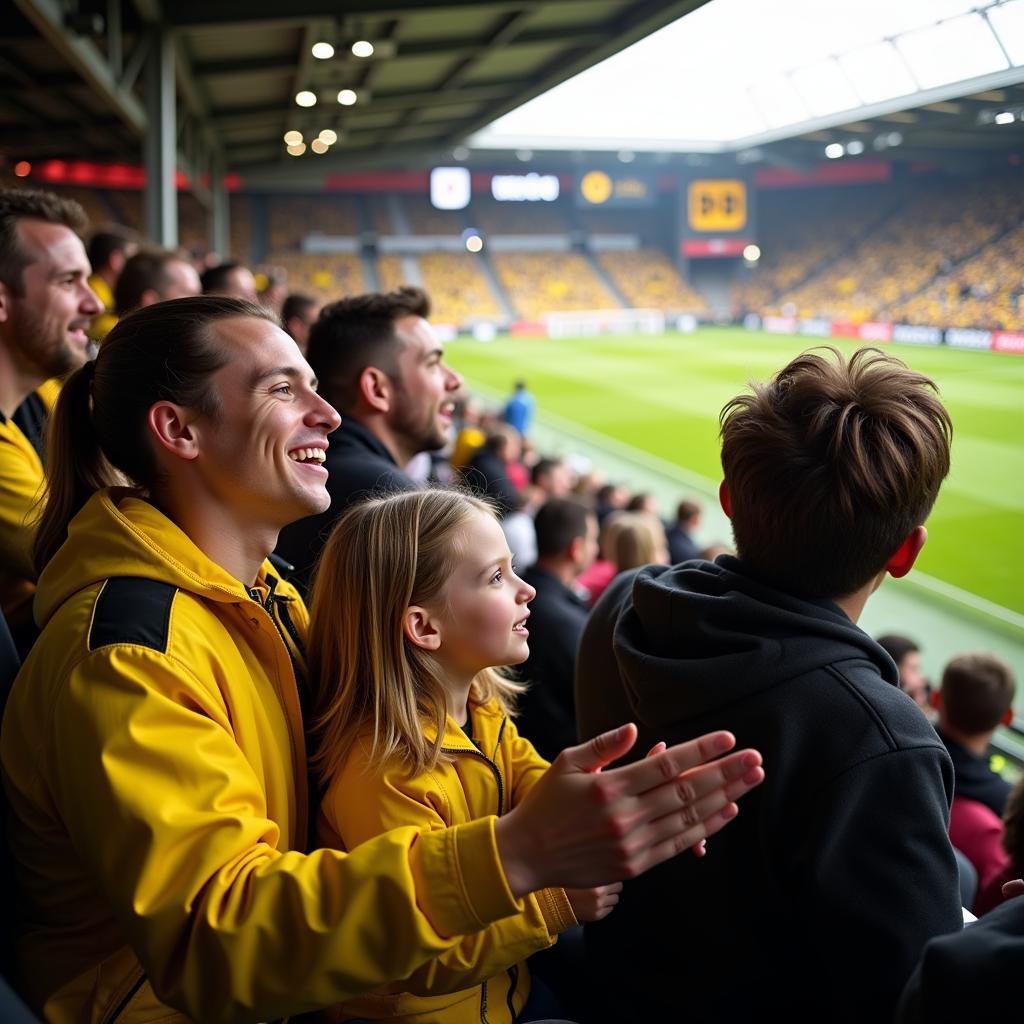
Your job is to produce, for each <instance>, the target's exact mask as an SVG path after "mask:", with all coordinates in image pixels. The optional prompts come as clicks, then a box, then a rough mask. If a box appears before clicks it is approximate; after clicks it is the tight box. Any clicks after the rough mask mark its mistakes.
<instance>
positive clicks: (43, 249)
mask: <svg viewBox="0 0 1024 1024" xmlns="http://www.w3.org/2000/svg"><path fill="white" fill-rule="evenodd" d="M17 231H18V237H19V241H20V243H21V245H22V247H23V249H24V251H25V252H26V253H28V254H29V255H30V256H31V258H32V262H31V263H30V264H29V265H28V266H27V267H25V269H24V270H23V271H22V279H21V281H22V289H21V294H20V295H16V294H14V292H13V291H12V290H11V289H10V288H7V287H6V286H5V285H2V284H0V296H2V301H0V337H2V338H3V340H4V342H5V343H6V344H7V347H8V349H9V350H10V352H11V354H12V356H13V357H14V359H15V362H16V363H17V364H18V366H19V367H20V368H21V369H22V370H23V371H25V372H27V373H29V374H31V375H34V376H38V377H39V378H40V379H41V380H46V379H47V378H49V377H59V376H61V375H62V374H65V373H67V372H69V371H70V370H74V369H76V368H77V367H79V366H81V365H82V364H83V363H84V362H85V360H86V353H87V346H88V344H89V339H88V337H87V336H86V333H85V332H86V328H88V326H89V325H90V324H91V323H92V321H93V319H94V318H95V317H97V316H99V314H100V313H102V312H103V303H102V302H100V300H99V298H97V296H96V293H95V292H94V291H93V290H92V289H91V288H90V287H89V284H88V278H89V260H88V259H87V258H86V255H85V247H84V246H83V245H82V241H81V239H80V238H79V237H78V235H76V234H75V233H74V232H73V231H72V230H71V229H70V228H68V227H65V226H64V225H63V224H49V223H47V222H46V221H40V220H28V219H26V220H20V221H18V226H17Z"/></svg>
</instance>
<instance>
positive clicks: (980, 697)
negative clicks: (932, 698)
mask: <svg viewBox="0 0 1024 1024" xmlns="http://www.w3.org/2000/svg"><path fill="white" fill-rule="evenodd" d="M1016 692H1017V681H1016V679H1015V678H1014V675H1013V669H1012V668H1010V666H1009V665H1008V664H1007V663H1006V662H1005V661H1003V659H1002V658H1000V657H999V656H998V655H995V654H992V653H990V652H989V651H971V652H969V653H967V654H958V655H957V656H956V657H955V658H953V660H952V661H950V662H949V664H948V665H946V668H945V669H944V671H943V673H942V712H943V715H944V717H945V719H946V720H947V721H948V722H949V724H950V725H951V726H953V727H954V728H955V729H959V730H960V731H961V732H964V733H966V734H967V735H968V736H976V735H978V734H979V733H985V732H990V731H991V730H992V729H994V728H995V727H996V726H997V725H998V724H999V722H1000V721H1001V719H1002V717H1003V715H1005V714H1006V712H1007V711H1009V709H1010V708H1011V707H1012V706H1013V697H1014V694H1015V693H1016Z"/></svg>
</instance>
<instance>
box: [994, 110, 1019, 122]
mask: <svg viewBox="0 0 1024 1024" xmlns="http://www.w3.org/2000/svg"><path fill="white" fill-rule="evenodd" d="M1015 120H1016V118H1015V117H1014V116H1013V111H1012V110H1000V111H999V113H998V114H996V116H995V122H996V124H1013V122H1014V121H1015Z"/></svg>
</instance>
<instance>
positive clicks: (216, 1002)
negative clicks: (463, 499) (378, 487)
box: [0, 491, 546, 1024]
mask: <svg viewBox="0 0 1024 1024" xmlns="http://www.w3.org/2000/svg"><path fill="white" fill-rule="evenodd" d="M258 582H259V586H258V588H256V591H255V597H254V595H253V594H252V593H250V592H249V591H248V590H247V589H246V587H244V586H243V585H242V584H241V583H239V582H238V581H237V580H235V579H233V578H232V577H231V576H230V575H228V573H227V572H225V571H224V570H223V569H221V568H220V567H219V566H218V565H216V564H214V563H212V562H211V561H210V560H209V559H208V558H207V557H206V556H205V555H204V554H203V553H202V552H201V551H200V550H199V549H198V548H197V547H196V546H195V545H194V544H193V543H192V542H191V541H190V540H189V538H188V537H187V536H186V535H185V534H184V533H182V531H181V530H179V529H178V527H176V526H175V525H174V524H173V523H172V522H171V521H170V520H169V519H167V518H166V517H165V516H164V515H162V514H161V513H160V512H159V511H158V510H157V509H156V508H154V507H153V506H152V505H150V504H148V503H147V502H145V501H142V500H140V499H139V498H138V497H135V496H133V495H132V494H131V492H126V491H101V492H99V493H97V494H96V495H94V496H93V497H92V498H91V499H90V500H89V502H88V503H87V504H86V506H85V507H84V508H83V509H82V511H81V512H80V513H79V515H78V516H77V517H76V518H75V519H74V521H73V522H72V524H71V529H70V532H69V537H68V540H67V542H66V543H65V544H64V546H63V547H62V548H61V549H60V551H59V552H58V553H57V554H56V555H55V556H54V558H53V560H52V561H51V563H50V564H49V565H48V566H47V567H46V570H45V571H44V572H43V574H42V575H41V577H40V580H39V588H38V592H37V594H36V605H35V608H36V618H37V620H38V621H39V622H40V624H42V625H43V626H44V630H43V634H42V637H41V638H40V640H39V641H38V642H37V643H36V645H35V647H34V648H33V650H32V653H31V654H30V656H29V658H28V660H27V661H26V663H25V665H24V666H23V668H22V671H21V673H20V674H19V676H18V678H17V680H16V682H15V684H14V690H13V692H12V694H11V697H10V700H9V703H8V705H7V710H6V713H5V715H4V722H3V735H2V739H0V755H2V765H3V777H4V778H3V781H4V785H5V787H6V789H7V793H8V796H9V798H10V802H11V805H12V811H13V814H12V818H11V821H10V828H9V841H10V845H11V848H12V852H13V855H14V859H15V867H16V882H17V886H18V890H19V892H18V897H19V898H18V906H17V910H16V918H17V924H18V926H19V930H20V935H19V940H18V957H19V965H20V970H21V983H22V988H23V990H24V991H25V993H26V995H27V997H28V999H29V1001H30V1003H31V1004H32V1005H33V1006H34V1007H35V1008H36V1010H37V1011H39V1012H40V1013H42V1014H43V1016H44V1017H45V1018H46V1020H47V1021H54V1022H58V1024H60V1022H71V1021H75V1022H82V1021H91V1022H97V1024H99V1022H102V1024H108V1022H113V1021H115V1020H116V1021H118V1022H120V1024H129V1022H131V1024H134V1022H141V1021H172V1020H174V1021H180V1020H186V1019H189V1018H191V1019H194V1020H197V1021H202V1022H204V1024H207V1022H209V1024H213V1022H217V1021H260V1020H263V1021H265V1020H270V1019H272V1018H275V1017H281V1016H285V1015H287V1014H291V1013H296V1012H298V1011H301V1010H304V1009H308V1008H312V1007H316V1006H327V1005H333V1004H337V1003H338V1002H341V1001H344V1000H346V999H349V998H351V997H353V996H356V995H358V994H360V993H363V992H366V991H368V990H370V989H374V988H377V987H379V986H381V985H383V984H386V983H388V982H391V981H394V980H395V979H397V978H404V977H407V976H409V975H411V974H412V973H413V972H415V971H416V970H418V969H419V968H421V967H422V966H423V965H424V964H425V963H427V962H428V961H430V960H432V959H433V958H434V957H436V956H438V955H439V954H441V953H443V952H445V951H446V950H449V949H451V948H453V947H456V946H457V945H458V944H459V942H460V938H459V937H460V936H463V935H466V934H468V933H471V932H475V931H478V930H479V929H481V928H485V927H487V926H488V925H491V924H492V923H493V922H495V921H497V920H500V919H502V918H505V917H508V916H510V915H514V914H521V913H523V911H524V905H523V903H521V902H518V901H516V900H514V899H513V898H512V894H511V892H510V891H509V889H508V885H507V882H506V880H505V876H504V874H503V872H502V870H501V865H500V861H499V858H498V854H497V847H496V844H495V839H494V822H495V820H496V819H495V818H494V817H493V816H491V817H487V818H484V819H482V820H480V821H477V822H473V823H472V824H469V825H464V826H459V827H456V828H453V829H447V830H444V831H435V832H430V833H423V832H421V831H419V830H418V829H416V828H415V827H409V828H404V829H396V830H394V831H392V832H388V833H387V834H385V835H381V836H378V837H377V838H376V839H374V840H372V841H370V842H368V843H365V844H364V845H363V846H361V847H360V848H359V850H357V851H355V852H353V853H351V854H345V853H341V852H339V851H337V850H330V849H321V850H317V851H315V852H312V853H309V854H305V853H303V852H301V851H302V850H303V849H304V846H305V836H306V818H307V795H306V794H307V786H306V763H305V759H306V754H305V746H304V741H303V730H302V722H301V717H300V695H299V692H298V689H297V685H296V672H295V667H294V666H295V665H301V661H302V658H301V651H300V650H299V646H300V644H301V641H302V638H303V636H304V634H305V630H306V625H307V616H306V611H305V609H304V607H303V605H302V602H301V600H300V599H299V598H298V597H297V595H296V594H295V592H294V591H293V590H292V589H291V588H290V587H289V586H288V585H287V584H283V583H278V582H277V581H276V580H275V579H274V577H273V575H272V571H271V567H270V565H269V563H265V564H264V567H263V570H262V571H261V575H260V579H259V581H258ZM256 597H259V599H260V600H256ZM544 944H546V943H541V942H538V946H541V945H544ZM172 1007H173V1008H174V1009H171V1008H172ZM175 1010H177V1011H180V1013H176V1012H175Z"/></svg>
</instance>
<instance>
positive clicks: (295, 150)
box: [288, 142, 306, 156]
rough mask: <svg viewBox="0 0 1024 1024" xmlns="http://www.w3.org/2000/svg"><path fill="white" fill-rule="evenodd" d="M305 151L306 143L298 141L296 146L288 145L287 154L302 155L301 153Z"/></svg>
mask: <svg viewBox="0 0 1024 1024" xmlns="http://www.w3.org/2000/svg"><path fill="white" fill-rule="evenodd" d="M305 152H306V144H305V143H304V142H300V143H299V144H298V145H297V146H289V147H288V155H289V156H302V154H303V153H305Z"/></svg>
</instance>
